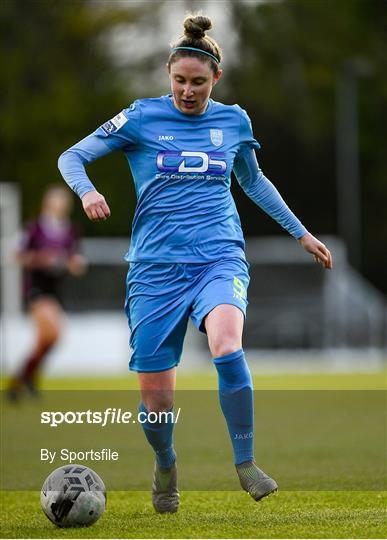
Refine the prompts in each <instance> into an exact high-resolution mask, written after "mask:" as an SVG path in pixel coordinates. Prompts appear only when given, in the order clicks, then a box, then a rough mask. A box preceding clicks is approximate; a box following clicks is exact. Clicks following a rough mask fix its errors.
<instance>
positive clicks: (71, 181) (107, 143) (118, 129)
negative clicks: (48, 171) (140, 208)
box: [58, 102, 141, 198]
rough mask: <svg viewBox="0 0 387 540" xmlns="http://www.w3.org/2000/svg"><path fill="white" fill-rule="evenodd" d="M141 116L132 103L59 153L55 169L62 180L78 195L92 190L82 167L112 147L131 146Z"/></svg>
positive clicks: (133, 143)
mask: <svg viewBox="0 0 387 540" xmlns="http://www.w3.org/2000/svg"><path fill="white" fill-rule="evenodd" d="M140 119H141V113H140V107H139V105H138V103H137V102H134V103H133V104H132V105H131V106H130V107H129V108H128V109H124V110H123V111H121V112H120V113H119V114H117V115H116V116H114V118H112V119H111V120H108V121H107V122H105V123H104V124H102V126H100V127H99V128H97V129H96V130H95V131H94V132H93V133H92V134H91V135H88V136H87V137H85V138H84V139H82V140H81V141H79V142H78V143H76V144H74V146H72V147H71V148H69V149H68V150H66V151H65V152H63V154H61V156H60V157H59V160H58V168H59V170H60V172H61V174H62V176H63V178H64V180H65V181H66V182H67V184H68V185H69V186H70V188H71V189H72V190H73V191H74V192H75V193H76V194H77V195H78V196H79V197H80V198H82V197H83V196H84V195H85V194H86V193H88V192H89V191H95V187H94V185H93V183H92V182H91V180H90V178H89V177H88V175H87V173H86V169H85V166H86V165H87V164H88V163H91V162H93V161H95V160H96V159H98V158H100V157H103V156H105V155H106V154H109V153H110V152H113V151H115V150H126V149H129V148H130V147H134V146H135V145H136V144H137V142H138V136H139V133H140Z"/></svg>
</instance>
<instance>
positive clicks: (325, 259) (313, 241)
mask: <svg viewBox="0 0 387 540" xmlns="http://www.w3.org/2000/svg"><path fill="white" fill-rule="evenodd" d="M298 242H299V243H300V245H301V246H302V247H303V248H304V249H305V251H307V252H308V253H311V254H312V255H313V257H314V260H315V261H316V262H317V263H319V264H322V265H323V267H324V268H327V269H328V270H331V269H332V267H333V263H332V255H331V252H330V251H329V249H328V248H327V247H326V246H325V245H324V244H323V243H322V242H320V240H318V239H317V238H315V237H314V236H313V235H312V234H310V233H306V234H304V236H302V237H301V238H299V240H298Z"/></svg>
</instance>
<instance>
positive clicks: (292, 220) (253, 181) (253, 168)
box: [234, 145, 308, 239]
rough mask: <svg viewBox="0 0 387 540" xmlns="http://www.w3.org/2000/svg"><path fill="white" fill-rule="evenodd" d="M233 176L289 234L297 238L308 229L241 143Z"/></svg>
mask: <svg viewBox="0 0 387 540" xmlns="http://www.w3.org/2000/svg"><path fill="white" fill-rule="evenodd" d="M234 172H235V176H236V177H237V180H238V182H239V184H240V185H241V187H242V189H243V190H244V192H245V193H246V195H248V196H249V197H250V199H252V200H253V201H254V202H255V203H256V204H257V205H258V206H259V207H260V208H261V209H262V210H264V212H266V213H267V214H268V215H269V216H270V217H272V218H273V219H274V220H275V221H277V222H278V223H279V224H280V225H281V226H282V227H283V228H284V229H285V230H286V231H288V233H289V234H291V235H292V236H293V237H294V238H296V239H299V238H301V237H302V236H304V234H306V233H307V232H308V231H307V229H306V228H305V227H304V226H303V224H302V223H301V221H300V220H299V219H298V218H297V217H296V216H295V215H294V214H293V212H292V211H291V210H290V208H289V207H288V206H287V204H286V203H285V201H284V200H283V198H282V197H281V195H280V194H279V192H278V190H277V189H276V187H275V186H274V185H273V184H272V183H271V182H270V180H269V179H268V178H266V176H265V175H264V174H263V172H262V170H261V169H260V167H259V165H258V162H257V158H256V156H255V152H254V150H253V148H252V147H249V145H243V146H242V147H241V149H240V151H239V152H238V154H237V156H236V158H235V161H234Z"/></svg>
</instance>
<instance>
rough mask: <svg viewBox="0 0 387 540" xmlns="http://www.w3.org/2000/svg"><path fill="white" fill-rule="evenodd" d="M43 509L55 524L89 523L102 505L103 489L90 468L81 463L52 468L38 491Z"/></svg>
mask: <svg viewBox="0 0 387 540" xmlns="http://www.w3.org/2000/svg"><path fill="white" fill-rule="evenodd" d="M40 502H41V505H42V508H43V511H44V513H45V514H46V516H47V517H48V519H49V520H50V521H52V522H53V523H55V525H57V526H58V527H82V526H87V525H92V524H93V523H95V522H96V521H97V519H99V518H100V517H101V515H102V514H103V512H104V510H105V506H106V489H105V485H104V483H103V481H102V480H101V478H100V477H99V476H98V474H97V473H95V472H94V471H93V470H91V469H89V467H85V466H83V465H67V466H63V467H59V469H55V471H53V472H52V473H51V474H50V475H49V476H48V477H47V478H46V480H45V482H44V484H43V487H42V491H41V492H40Z"/></svg>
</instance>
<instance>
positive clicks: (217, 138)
mask: <svg viewBox="0 0 387 540" xmlns="http://www.w3.org/2000/svg"><path fill="white" fill-rule="evenodd" d="M210 138H211V142H212V144H213V145H214V146H220V145H221V144H222V142H223V131H222V130H221V129H210Z"/></svg>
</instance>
